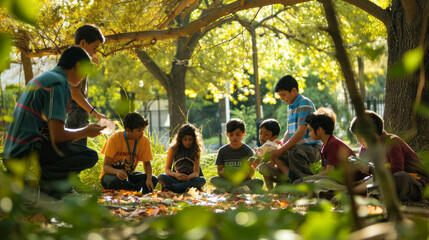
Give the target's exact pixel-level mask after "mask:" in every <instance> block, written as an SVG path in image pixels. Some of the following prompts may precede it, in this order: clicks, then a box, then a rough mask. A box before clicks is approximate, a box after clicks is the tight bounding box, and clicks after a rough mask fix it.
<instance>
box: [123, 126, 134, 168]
mask: <svg viewBox="0 0 429 240" xmlns="http://www.w3.org/2000/svg"><path fill="white" fill-rule="evenodd" d="M124 138H125V142H126V143H127V147H128V154H129V155H130V158H131V162H132V163H134V156H135V155H136V147H137V140H135V142H134V149H133V155H131V149H130V144H128V140H127V132H125V131H124Z"/></svg>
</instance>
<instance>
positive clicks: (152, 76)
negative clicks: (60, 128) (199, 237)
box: [0, 0, 429, 186]
mask: <svg viewBox="0 0 429 240" xmlns="http://www.w3.org/2000/svg"><path fill="white" fill-rule="evenodd" d="M334 2H335V7H336V9H337V14H338V15H337V20H338V21H339V22H340V29H341V34H342V36H343V38H344V45H343V46H344V48H345V49H347V53H348V55H349V60H350V62H351V66H352V70H353V71H354V72H355V80H356V81H355V85H356V87H357V89H358V90H359V97H360V99H362V100H363V102H364V103H365V107H366V108H367V109H373V110H375V111H376V112H378V113H380V114H381V115H384V117H385V119H386V120H387V129H388V131H393V132H394V133H396V134H399V135H400V136H402V137H404V139H405V140H406V141H407V142H408V143H410V145H411V146H412V147H414V149H416V150H417V151H418V152H419V154H420V155H421V156H423V159H426V158H427V155H426V151H427V146H428V145H429V143H428V138H429V135H428V134H427V133H428V131H429V130H428V129H429V128H428V127H427V126H428V120H427V114H428V108H427V100H428V97H429V94H428V91H429V90H428V89H427V87H425V88H423V89H419V88H418V84H416V82H417V83H418V82H419V80H418V79H419V74H416V71H418V70H419V68H420V66H423V68H422V69H423V70H421V72H426V73H427V71H428V68H427V67H425V66H427V63H426V62H427V60H426V58H425V57H424V56H427V52H428V51H427V46H425V45H424V44H423V45H421V46H420V47H418V46H419V42H418V40H419V36H420V35H422V36H426V34H427V32H425V31H426V28H425V27H423V28H421V26H427V25H422V24H420V23H421V22H423V23H424V22H425V20H423V19H426V17H427V16H426V15H425V14H421V12H419V11H421V9H424V8H421V9H420V10H418V8H417V10H416V9H413V8H411V10H414V12H413V11H411V13H412V16H413V19H414V18H416V19H420V18H418V17H417V16H420V15H422V16H421V18H422V19H420V20H419V21H421V22H419V21H417V20H416V19H414V20H416V21H415V22H413V21H409V19H407V21H401V20H398V19H397V18H396V17H398V16H400V15H401V14H397V13H402V12H407V11H408V14H410V9H409V8H405V9H404V7H403V6H402V5H404V6H405V5H407V4H406V3H409V2H414V1H396V0H393V1H388V0H385V1H384V0H377V1H353V0H350V1H334ZM359 2H360V3H359ZM362 2H363V4H362ZM403 2H404V3H403ZM416 2H418V3H419V4H420V5H421V6H423V5H424V4H423V1H416ZM279 3H282V4H279ZM349 3H351V4H349ZM2 4H3V5H4V8H2V9H1V10H2V15H1V20H2V21H1V25H0V26H1V32H2V35H1V41H2V46H5V47H4V48H2V50H3V51H2V52H1V53H2V62H1V68H2V70H4V71H3V73H2V75H1V78H0V80H1V111H2V112H1V113H2V120H3V122H2V124H3V128H2V130H3V131H4V130H5V129H6V128H7V124H8V122H10V121H11V119H10V117H9V116H10V115H11V113H12V111H13V108H14V106H15V103H16V101H17V99H18V98H19V95H20V93H21V92H22V91H23V89H24V86H25V83H26V82H28V81H29V80H30V79H31V78H32V77H34V76H37V75H38V74H40V73H41V72H43V71H46V70H48V69H49V68H50V67H52V66H54V64H55V61H56V60H57V58H58V54H59V52H61V50H63V49H65V48H66V47H67V46H70V45H72V44H73V33H74V31H75V30H76V29H77V28H78V27H79V26H81V25H82V24H84V23H93V24H96V25H97V26H99V27H100V28H101V30H102V32H103V33H104V35H105V36H106V39H107V42H106V44H104V45H102V46H101V48H100V53H99V54H98V55H99V57H100V64H99V66H98V71H97V74H95V75H94V76H91V78H90V90H89V96H90V98H89V100H90V102H91V103H92V104H93V105H95V106H97V110H99V111H100V112H101V113H104V114H106V116H108V117H109V118H110V119H114V120H118V122H120V117H121V116H124V114H125V113H126V112H129V111H138V112H140V113H141V114H142V115H144V116H146V117H147V118H149V119H150V126H149V129H148V133H147V135H148V136H149V137H150V139H151V142H152V148H153V151H154V153H155V155H156V156H158V158H155V161H154V169H155V171H154V173H155V174H158V173H160V172H162V171H163V163H164V162H163V160H164V157H163V154H165V150H166V146H168V141H169V139H170V133H174V130H175V128H176V127H177V126H178V124H180V123H182V122H184V121H189V122H191V123H194V124H195V125H197V126H198V127H199V128H200V129H201V131H202V133H203V136H204V142H205V144H206V149H213V151H215V150H216V149H217V148H218V147H219V146H220V145H222V144H224V143H226V142H225V138H224V129H223V126H224V124H225V122H226V121H227V119H229V118H233V117H238V118H241V119H243V120H244V121H245V122H246V123H247V130H246V132H247V134H246V138H245V142H246V143H248V144H249V145H250V146H254V141H255V140H256V138H257V129H256V128H257V122H258V120H262V119H266V118H275V119H277V120H279V122H280V124H281V125H282V133H281V135H282V134H283V132H284V130H285V128H286V117H287V116H286V114H287V105H286V104H285V103H281V102H280V101H279V99H278V98H277V97H276V96H275V94H274V91H273V88H274V85H275V83H276V82H277V80H278V79H279V78H280V77H282V76H284V75H285V74H291V75H293V76H295V77H296V78H297V79H298V81H299V84H300V91H301V92H302V94H303V95H305V96H307V97H309V98H310V99H312V101H313V102H314V104H315V106H316V108H317V107H321V106H330V107H332V108H333V109H334V111H335V112H336V113H337V127H336V130H335V134H336V135H337V136H338V137H340V138H341V139H343V140H344V141H345V142H347V143H349V144H351V145H352V146H353V147H354V148H355V149H356V148H357V146H356V145H355V143H356V142H355V139H354V138H353V137H352V136H351V135H350V133H349V132H348V126H349V123H350V120H351V118H352V117H353V116H354V115H355V111H354V110H353V109H354V107H353V106H352V102H353V101H357V100H356V98H354V99H353V98H352V97H351V96H353V94H352V93H351V92H349V91H350V87H349V83H347V79H346V78H345V77H344V76H343V73H342V71H344V69H342V66H341V67H340V65H341V64H340V63H341V62H338V61H337V58H336V57H337V56H336V53H335V50H336V48H335V47H336V46H335V44H334V43H333V41H332V39H331V38H330V36H329V32H328V31H326V24H327V23H326V19H325V16H324V14H325V13H324V9H323V7H322V2H316V1H290V2H286V1H268V0H267V1H192V0H188V1H36V0H17V1H14V0H10V1H3V2H2ZM37 4H39V5H37ZM29 6H31V7H29ZM37 6H39V7H37ZM230 6H231V7H230ZM412 6H414V5H412ZM424 6H426V5H424ZM231 9H232V10H231ZM39 10H40V11H39ZM222 11H223V12H222ZM423 12H424V11H423ZM222 14H223V15H222ZM388 14H390V19H389V18H388V16H387V15H388ZM214 15H216V17H213V16H214ZM207 19H210V20H211V21H206V20H207ZM390 20H391V22H389V21H390ZM201 22H202V23H201ZM403 22H405V23H403ZM194 23H196V24H194ZM395 23H396V24H397V25H395ZM399 23H402V24H404V25H401V24H399ZM413 24H414V25H413ZM194 25H198V26H197V28H198V29H195V28H194ZM415 25H417V26H415ZM398 29H402V30H403V31H405V32H406V31H408V32H411V33H412V34H410V35H406V34H404V35H406V37H398V35H400V34H401V33H402V31H400V30H398ZM409 29H412V30H414V31H410V30H409ZM416 29H418V30H416ZM421 29H423V30H424V31H421ZM392 35H393V36H392ZM401 36H402V35H401ZM416 36H417V40H416ZM392 38H393V39H392ZM423 39H424V38H423ZM398 41H403V42H401V43H406V44H398V43H397V42H398ZM392 43H396V44H397V45H395V44H392ZM11 46H13V47H12V48H11V49H12V52H9V51H7V50H8V49H9V48H10V47H11ZM398 46H399V47H398ZM405 53H407V54H405ZM4 56H6V58H7V59H10V61H8V60H3V58H4ZM6 58H5V59H6ZM424 60H425V61H424ZM395 75H396V78H400V80H401V81H397V79H396V80H395V79H394V77H395ZM426 75H427V74H426ZM392 76H393V77H392ZM423 79H424V78H423ZM399 83H400V84H399ZM386 89H389V91H388V90H386ZM419 97H420V98H419ZM384 99H386V101H385V100H384ZM385 102H386V104H385ZM355 106H356V105H355ZM413 106H414V107H413ZM404 109H405V110H404ZM92 121H93V122H94V121H95V119H92ZM104 141H105V137H103V136H101V137H98V138H96V139H94V140H93V141H91V142H90V146H91V147H93V148H94V149H96V150H97V151H100V150H101V147H102V146H103V143H104ZM102 157H103V156H102V155H100V160H101V161H102ZM205 157H207V161H206V162H205V164H206V165H205V166H204V167H205V168H204V169H205V171H206V173H208V174H207V175H206V176H207V177H209V176H210V175H213V174H215V169H214V167H213V159H214V155H213V153H211V151H208V154H207V155H206V156H205ZM99 171H100V162H99V164H98V165H97V167H95V168H93V169H90V170H87V171H85V172H83V173H82V174H81V175H80V178H81V180H82V181H83V182H84V183H85V184H88V185H90V186H97V184H98V173H99ZM316 171H317V169H316Z"/></svg>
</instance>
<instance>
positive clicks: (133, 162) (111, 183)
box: [100, 113, 158, 193]
mask: <svg viewBox="0 0 429 240" xmlns="http://www.w3.org/2000/svg"><path fill="white" fill-rule="evenodd" d="M148 124H149V121H148V120H147V119H146V118H144V117H143V116H142V115H140V114H138V113H128V114H127V115H125V118H124V128H125V131H120V132H117V133H115V134H113V135H112V136H110V137H109V139H108V140H107V142H106V144H105V145H104V147H103V149H102V150H101V153H103V154H104V155H105V157H104V166H103V171H102V173H101V176H100V177H101V185H102V186H103V188H105V189H115V190H120V189H123V190H129V191H141V192H142V193H149V192H151V191H153V189H154V188H155V186H156V184H157V183H158V179H157V178H156V177H155V176H152V165H151V163H150V161H151V160H152V159H153V157H152V150H151V148H150V142H149V139H148V138H147V137H146V136H145V135H144V129H145V128H146V127H147V126H148ZM139 162H143V168H144V171H145V173H143V172H140V171H135V169H136V167H137V164H138V163H139Z"/></svg>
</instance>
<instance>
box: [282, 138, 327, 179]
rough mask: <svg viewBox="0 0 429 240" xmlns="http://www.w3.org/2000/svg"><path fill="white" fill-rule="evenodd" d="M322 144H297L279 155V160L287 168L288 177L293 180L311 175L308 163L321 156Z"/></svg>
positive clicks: (316, 160) (317, 159)
mask: <svg viewBox="0 0 429 240" xmlns="http://www.w3.org/2000/svg"><path fill="white" fill-rule="evenodd" d="M321 147H322V144H320V143H319V144H315V145H303V144H297V145H295V146H293V147H292V148H290V149H289V150H288V151H287V152H286V153H285V154H283V155H281V156H280V160H281V161H282V162H283V163H284V164H286V166H287V167H288V168H289V172H288V178H289V179H290V180H291V181H292V182H293V181H295V180H297V179H299V178H302V177H305V176H309V175H313V172H312V171H311V168H310V165H311V164H312V163H315V162H318V161H319V160H320V158H321V155H320V149H321Z"/></svg>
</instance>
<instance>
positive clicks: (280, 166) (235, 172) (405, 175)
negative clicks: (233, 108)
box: [102, 75, 429, 201]
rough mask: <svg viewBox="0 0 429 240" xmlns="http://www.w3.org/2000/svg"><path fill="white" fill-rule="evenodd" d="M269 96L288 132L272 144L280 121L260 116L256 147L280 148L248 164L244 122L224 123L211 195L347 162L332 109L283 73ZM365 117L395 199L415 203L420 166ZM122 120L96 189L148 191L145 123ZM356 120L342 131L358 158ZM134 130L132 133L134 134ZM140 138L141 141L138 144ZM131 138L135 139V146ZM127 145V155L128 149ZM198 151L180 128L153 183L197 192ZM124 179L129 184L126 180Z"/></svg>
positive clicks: (378, 122)
mask: <svg viewBox="0 0 429 240" xmlns="http://www.w3.org/2000/svg"><path fill="white" fill-rule="evenodd" d="M276 92H277V93H278V95H279V96H280V99H281V100H283V101H284V102H286V103H288V104H289V109H288V128H287V130H286V133H285V136H284V138H283V140H277V137H278V135H279V133H280V124H279V123H278V121H277V120H275V119H267V120H265V121H263V122H262V123H261V124H260V126H259V140H260V142H261V144H262V145H264V144H265V143H266V142H267V141H271V142H275V143H276V144H279V146H280V147H279V148H278V149H274V150H272V151H271V152H269V155H268V156H265V157H264V159H265V160H264V161H263V162H262V163H261V162H258V163H257V164H255V161H253V160H252V161H249V159H252V158H253V157H254V155H255V152H254V150H253V149H252V148H250V147H249V146H248V145H247V144H245V143H243V142H242V140H243V138H244V136H245V134H246V131H245V130H246V125H245V123H244V122H243V121H242V120H240V119H231V120H230V121H228V123H227V124H226V136H227V137H228V139H229V143H228V144H226V145H224V146H222V147H221V148H220V149H219V150H218V153H217V157H216V161H215V164H216V165H217V173H218V175H219V176H215V177H212V178H211V179H210V183H211V184H212V185H213V186H214V187H216V190H215V192H221V193H222V192H237V193H247V192H258V191H261V190H262V186H263V184H264V181H263V180H261V179H258V178H253V176H254V173H255V170H256V169H258V170H259V173H261V175H262V176H263V177H264V180H265V184H266V187H267V190H268V191H270V190H272V189H273V188H274V182H277V183H285V182H289V183H295V184H296V183H301V182H311V181H315V180H318V179H324V178H327V179H331V178H330V177H329V173H330V172H332V171H333V170H334V169H339V168H340V167H341V166H342V165H343V164H345V163H347V164H350V162H349V158H350V157H351V156H355V153H354V152H353V150H352V149H351V148H350V147H349V146H347V144H345V143H344V142H343V141H341V140H340V139H338V138H337V137H336V136H335V135H334V134H333V132H334V129H335V123H336V116H335V113H334V112H333V110H332V109H330V108H325V107H322V108H319V109H317V110H315V109H314V105H313V104H312V102H311V101H310V100H309V99H308V98H306V97H304V96H302V95H301V94H300V93H299V92H298V85H297V82H296V80H295V79H294V78H293V77H291V76H290V75H287V76H285V77H283V78H282V79H280V80H279V82H278V83H277V85H276ZM133 114H134V115H135V113H133ZM133 114H132V115H133ZM365 115H366V116H368V117H369V119H371V120H372V124H374V126H376V128H375V129H376V130H375V131H376V132H374V133H373V134H374V136H375V137H376V139H377V142H378V143H380V144H382V145H383V146H384V147H385V149H386V159H385V163H386V164H385V166H386V167H387V168H388V169H389V170H390V172H391V173H392V176H393V179H394V183H395V186H396V190H397V194H398V197H399V199H400V200H403V201H405V200H419V199H421V198H422V196H423V191H424V187H425V185H426V184H427V183H428V182H429V176H428V174H427V173H426V171H425V170H424V168H423V165H422V162H421V161H420V159H419V158H418V157H417V155H416V154H415V153H414V151H413V150H412V149H411V148H410V147H409V146H408V145H407V144H406V143H405V142H404V141H403V140H402V139H401V138H399V137H398V136H395V135H392V134H388V133H387V132H386V131H385V130H384V126H383V124H384V123H383V120H382V118H381V117H380V116H379V115H377V114H376V113H375V112H372V111H366V112H365ZM127 117H128V116H127ZM127 117H126V118H125V121H124V125H125V126H124V127H125V132H124V133H117V134H115V135H113V136H112V137H111V139H109V140H108V142H107V144H106V146H105V148H104V149H103V153H105V154H106V158H105V163H104V171H103V174H102V184H103V186H104V187H105V188H115V189H118V188H121V189H130V190H131V189H132V190H135V189H142V190H143V192H148V191H151V190H152V189H153V188H154V186H155V185H156V182H157V179H156V177H154V176H152V174H151V173H152V172H151V167H150V160H151V159H152V154H151V152H150V146H149V144H148V140H147V138H146V137H145V136H144V135H143V134H142V131H143V129H144V127H145V126H147V120H141V121H142V123H141V124H136V123H135V120H133V122H132V123H131V122H130V121H127ZM140 117H141V116H140ZM361 118H363V116H362V117H355V118H354V119H353V121H352V122H351V127H350V131H351V132H352V133H353V134H354V135H355V137H356V138H357V140H358V141H359V142H360V143H361V144H362V148H361V151H360V154H359V156H360V157H361V158H365V157H364V156H365V155H364V151H365V149H366V148H367V144H366V141H365V138H364V137H363V134H362V130H361V129H368V126H365V125H362V120H361ZM142 119H144V118H142ZM128 124H129V125H128ZM359 124H360V125H359ZM136 128H137V129H138V130H137V133H134V131H136V130H135V129H136ZM122 135H123V137H122ZM127 135H128V136H127ZM118 136H119V137H118ZM142 136H143V137H142ZM119 138H121V139H126V140H127V144H124V143H111V142H112V141H114V139H119ZM140 138H142V140H139V139H140ZM137 140H139V141H140V144H139V145H137ZM133 144H134V148H133V152H132V154H131V150H130V148H129V146H132V145H133ZM110 146H111V147H112V148H113V147H115V148H118V146H122V149H118V150H116V151H111V150H107V149H109V147H110ZM125 146H126V147H125ZM136 146H137V148H140V147H143V148H146V149H145V150H137V151H136V150H134V149H135V147H136ZM202 149H203V143H202V139H201V134H200V133H199V131H198V129H197V128H196V127H195V126H193V125H192V124H184V125H182V126H181V128H180V129H179V131H178V133H177V134H176V136H175V137H174V140H173V142H172V144H171V147H170V149H169V151H168V155H167V162H166V165H165V173H163V174H160V175H159V178H158V181H159V182H160V184H161V185H162V188H163V189H166V190H170V191H173V192H176V193H183V192H186V191H187V189H189V188H191V187H194V188H197V189H199V190H201V189H202V187H203V186H204V184H205V183H206V180H205V178H204V176H203V174H202V171H201V168H200V158H201V152H202ZM255 150H258V149H255ZM127 151H128V152H127ZM143 153H146V156H143V155H142V154H143ZM134 155H135V156H134ZM129 156H131V157H129ZM116 158H123V160H120V161H119V162H118V160H116V161H115V159H116ZM134 158H135V159H134ZM127 159H128V160H127ZM320 159H321V167H322V170H321V172H320V173H318V174H317V175H313V172H312V170H311V168H310V165H311V164H312V163H315V162H317V161H319V160H320ZM138 161H143V163H144V168H145V171H146V175H145V174H143V173H140V172H139V173H133V171H134V169H135V167H136V166H137V162H138ZM362 162H364V161H354V162H353V164H351V165H349V166H351V173H350V175H351V180H352V181H354V182H356V183H359V182H363V179H364V177H366V176H371V175H372V174H373V171H372V168H373V166H374V165H373V164H362ZM343 166H344V165H343ZM119 169H124V170H119ZM127 173H128V174H127ZM106 174H107V175H106ZM109 174H110V175H109ZM127 179H128V181H129V182H130V183H126V182H127V181H125V180H127ZM150 179H151V180H150ZM365 179H366V178H365ZM340 183H342V182H341V181H340ZM121 184H122V185H121ZM356 185H357V184H356ZM355 191H356V192H357V193H359V194H366V192H367V189H366V184H365V183H363V184H361V185H358V186H356V188H355Z"/></svg>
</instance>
